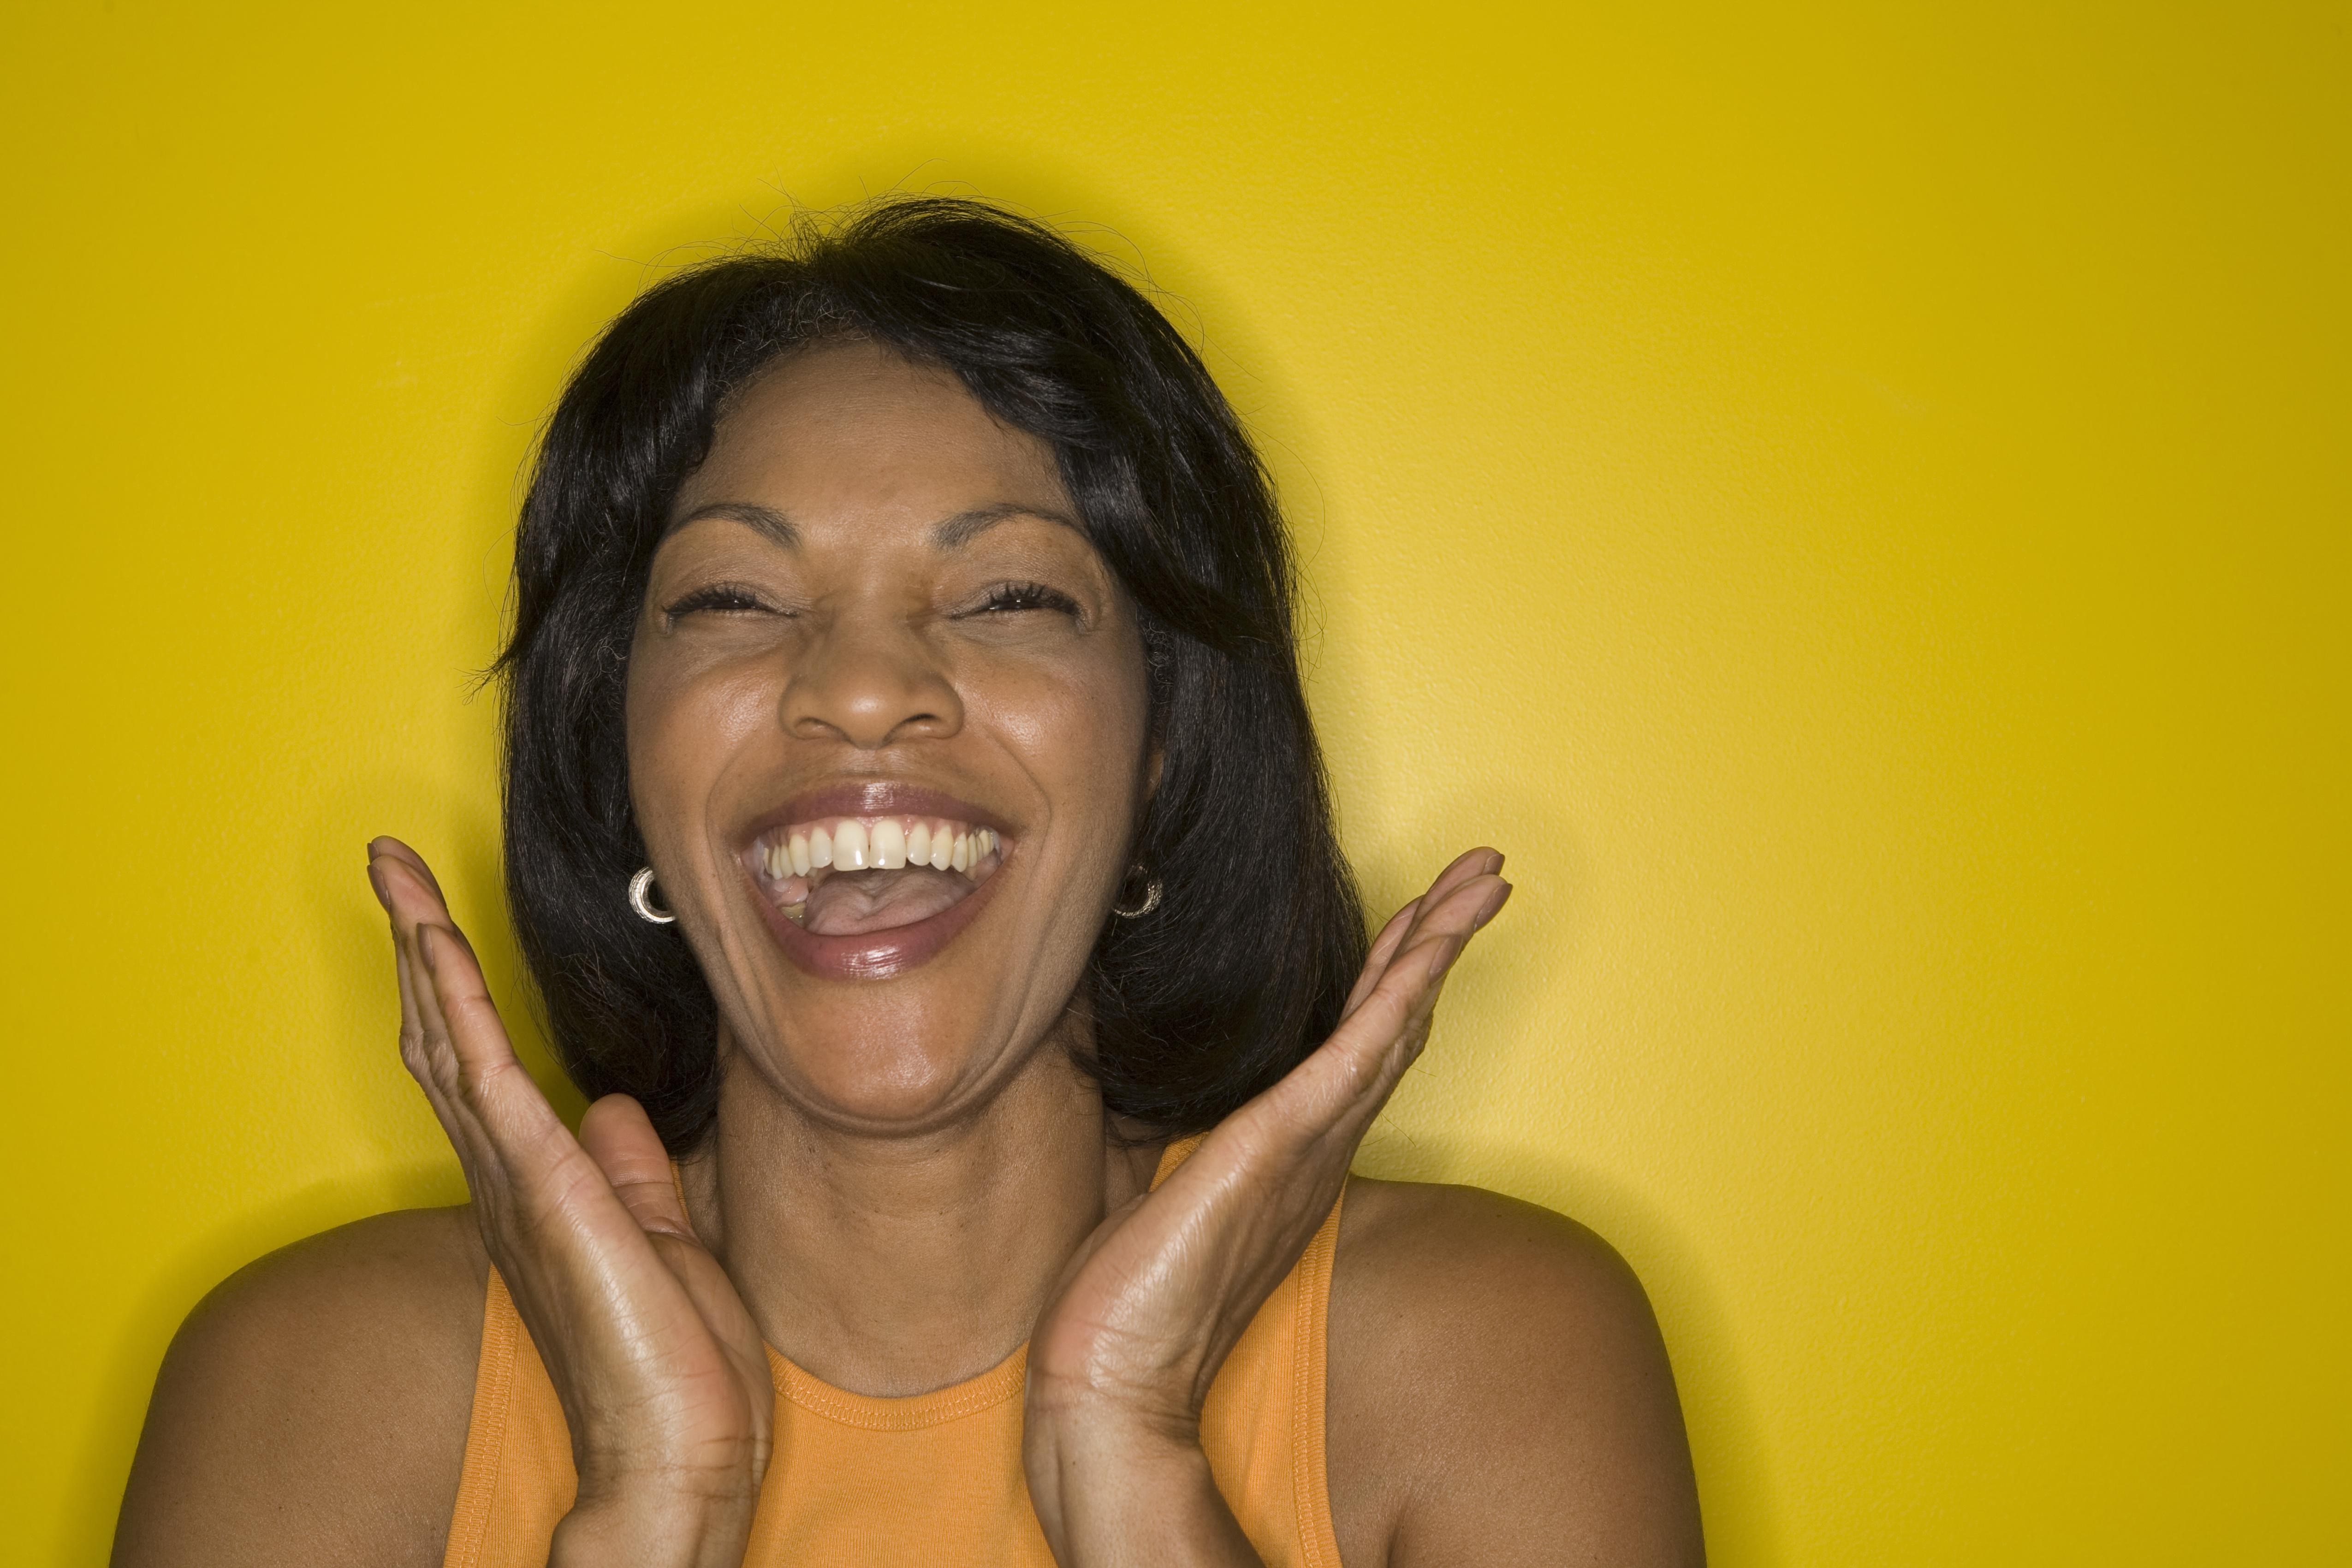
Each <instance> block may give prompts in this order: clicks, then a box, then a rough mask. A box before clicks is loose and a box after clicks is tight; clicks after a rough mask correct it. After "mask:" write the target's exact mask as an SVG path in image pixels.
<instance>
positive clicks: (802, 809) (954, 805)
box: [741, 779, 1020, 929]
mask: <svg viewBox="0 0 2352 1568" xmlns="http://www.w3.org/2000/svg"><path fill="white" fill-rule="evenodd" d="M820 816H933V817H938V816H944V817H947V818H949V819H950V820H951V821H955V822H962V823H967V824H969V825H970V826H973V827H988V828H993V829H995V831H996V833H997V835H998V837H1003V838H1006V839H1012V838H1017V837H1020V836H1019V834H1018V833H1016V832H1015V831H1014V830H1013V828H1012V827H1011V826H1009V825H1008V824H1007V823H1006V822H1005V821H1004V819H1003V818H1002V817H1000V816H997V815H996V814H995V813H993V812H991V811H986V810H983V809H982V808H981V807H979V806H977V805H973V804H972V803H971V802H970V801H968V800H960V799H958V798H957V797H956V796H954V795H949V794H947V793H946V792H945V791H942V790H936V789H927V788H925V787H923V786H922V785H920V784H901V783H899V782H898V780H895V779H865V780H862V781H856V782H845V783H842V784H826V785H824V787H822V788H820V789H813V790H809V791H807V792H806V793H804V794H802V795H794V796H793V798H792V799H790V800H788V801H786V802H784V804H783V805H780V806H777V807H776V808H775V809H774V810H772V811H767V812H762V813H761V815H760V816H756V817H754V818H752V819H751V823H750V824H749V825H748V826H745V828H744V829H743V833H742V839H741V842H742V843H743V844H744V845H745V846H746V847H747V848H748V847H749V846H750V845H751V844H753V843H756V842H757V841H758V840H759V838H760V836H761V835H762V834H764V833H768V832H770V831H772V830H773V829H775V828H779V827H789V826H792V825H793V823H795V822H809V821H814V819H815V818H817V817H820ZM990 880H991V881H993V880H995V879H994V878H991V879H990ZM970 902H971V900H969V899H966V900H963V903H970ZM962 907H963V905H962V904H958V905H957V906H956V908H958V909H961V908H962ZM951 912H952V911H951V910H941V911H940V914H942V915H944V914H948V913H951ZM932 918H933V919H937V918H939V917H938V916H934V917H932ZM909 929H911V928H909Z"/></svg>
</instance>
